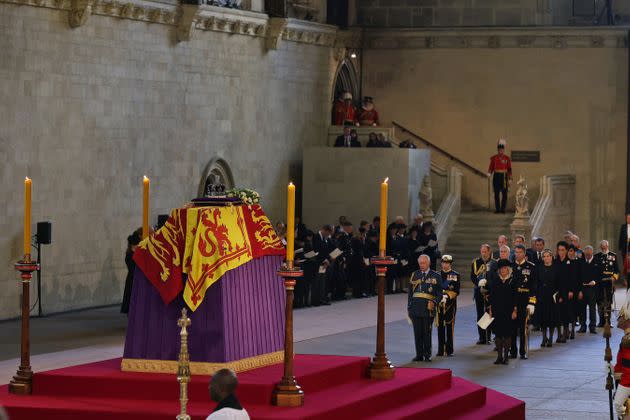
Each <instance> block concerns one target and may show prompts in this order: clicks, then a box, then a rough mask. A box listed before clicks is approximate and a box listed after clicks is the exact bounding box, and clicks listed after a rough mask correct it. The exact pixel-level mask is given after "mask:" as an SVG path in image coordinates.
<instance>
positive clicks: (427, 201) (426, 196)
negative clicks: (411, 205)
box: [418, 174, 434, 221]
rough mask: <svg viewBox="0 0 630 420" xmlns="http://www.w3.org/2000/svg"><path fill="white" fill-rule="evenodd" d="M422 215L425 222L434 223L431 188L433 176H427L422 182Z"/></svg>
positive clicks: (420, 196) (420, 194)
mask: <svg viewBox="0 0 630 420" xmlns="http://www.w3.org/2000/svg"><path fill="white" fill-rule="evenodd" d="M418 197H419V198H420V213H422V216H423V218H424V220H426V221H433V216H434V213H433V189H432V188H431V174H427V175H426V176H425V177H424V179H423V180H422V186H421V187H420V193H419V194H418Z"/></svg>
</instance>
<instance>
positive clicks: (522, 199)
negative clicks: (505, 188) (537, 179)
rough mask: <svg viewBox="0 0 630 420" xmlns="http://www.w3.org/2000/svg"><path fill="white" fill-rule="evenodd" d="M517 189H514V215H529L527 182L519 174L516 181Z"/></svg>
mask: <svg viewBox="0 0 630 420" xmlns="http://www.w3.org/2000/svg"><path fill="white" fill-rule="evenodd" d="M516 184H517V185H518V189H517V190H516V211H515V213H514V216H515V217H529V197H527V182H526V181H525V178H523V176H522V175H521V177H520V178H519V180H518V182H517V183H516Z"/></svg>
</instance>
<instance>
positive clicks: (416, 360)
mask: <svg viewBox="0 0 630 420" xmlns="http://www.w3.org/2000/svg"><path fill="white" fill-rule="evenodd" d="M413 361H414V362H421V361H422V357H418V356H416V357H414V358H413Z"/></svg>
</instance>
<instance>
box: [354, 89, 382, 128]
mask: <svg viewBox="0 0 630 420" xmlns="http://www.w3.org/2000/svg"><path fill="white" fill-rule="evenodd" d="M359 124H361V125H365V126H370V127H377V126H378V125H379V122H378V111H377V110H376V109H375V108H374V98H372V97H371V96H366V97H365V98H363V103H362V104H361V109H360V110H359Z"/></svg>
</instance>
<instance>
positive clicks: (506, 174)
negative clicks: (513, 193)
mask: <svg viewBox="0 0 630 420" xmlns="http://www.w3.org/2000/svg"><path fill="white" fill-rule="evenodd" d="M490 175H492V187H493V188H494V208H495V211H494V212H495V213H505V205H506V204H507V195H508V186H509V183H510V181H511V180H512V161H511V160H510V158H509V157H508V156H507V155H506V154H505V140H503V139H501V140H499V144H497V154H496V155H494V156H492V157H491V158H490V166H489V167H488V176H490Z"/></svg>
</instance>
